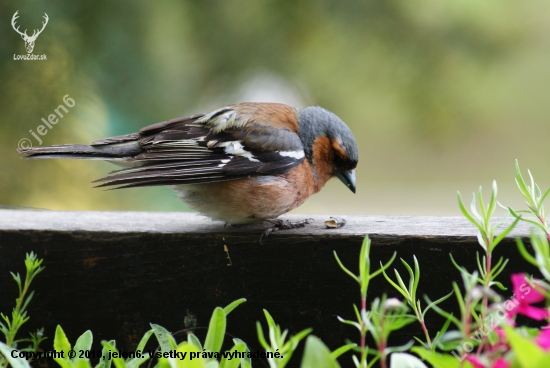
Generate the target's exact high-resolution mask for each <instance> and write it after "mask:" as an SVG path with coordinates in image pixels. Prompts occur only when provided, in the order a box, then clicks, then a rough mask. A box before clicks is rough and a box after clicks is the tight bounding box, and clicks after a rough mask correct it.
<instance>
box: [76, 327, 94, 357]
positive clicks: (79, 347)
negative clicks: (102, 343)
mask: <svg viewBox="0 0 550 368" xmlns="http://www.w3.org/2000/svg"><path fill="white" fill-rule="evenodd" d="M93 341H94V337H93V335H92V331H90V330H88V331H86V332H84V333H83V334H82V335H80V337H79V338H78V339H77V340H76V343H75V344H74V351H76V356H75V357H74V358H73V359H71V360H72V361H75V360H77V359H80V358H78V357H79V356H80V352H81V351H88V350H91V349H92V342H93Z"/></svg>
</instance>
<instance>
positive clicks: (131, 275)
mask: <svg viewBox="0 0 550 368" xmlns="http://www.w3.org/2000/svg"><path fill="white" fill-rule="evenodd" d="M339 216H340V217H343V218H345V219H346V220H347V223H346V225H345V226H344V227H342V228H338V229H327V228H326V227H325V224H324V223H325V220H328V219H329V217H330V216H318V215H314V216H310V215H289V216H284V218H285V219H290V220H294V221H296V220H302V219H305V218H307V217H312V218H313V219H314V222H313V223H312V224H310V225H307V226H306V227H304V228H300V229H293V230H284V231H277V232H274V233H272V234H271V235H270V236H268V237H264V238H263V240H262V244H260V235H261V233H262V231H263V229H264V228H265V227H266V226H265V225H252V226H243V227H224V224H223V223H220V222H212V221H210V220H208V219H206V218H204V217H201V216H198V215H194V214H189V213H155V212H72V211H71V212H69V211H42V210H0V252H1V253H0V254H1V255H2V256H1V257H0V290H2V291H3V294H2V296H3V297H2V298H1V300H0V311H2V312H3V313H5V314H8V313H10V312H11V308H12V307H13V301H14V299H15V297H16V292H17V289H16V285H15V283H14V282H13V280H12V279H11V276H10V275H9V271H14V272H20V273H21V274H24V268H23V260H24V256H25V252H30V251H34V252H35V253H37V254H38V255H39V257H41V258H44V265H45V266H46V269H45V271H44V272H43V273H41V274H40V275H39V276H38V277H37V278H36V279H35V283H34V284H33V287H32V289H34V290H35V291H36V294H35V297H34V299H33V301H32V302H31V304H30V307H29V315H30V316H31V320H30V321H29V322H28V324H27V325H28V326H29V327H32V328H36V327H40V326H45V327H46V335H47V336H49V337H50V339H49V340H48V342H47V344H46V347H48V346H50V347H51V343H52V340H53V335H54V331H55V326H56V324H60V325H62V327H63V328H64V330H65V331H66V332H67V334H68V336H69V338H70V340H71V341H72V342H74V341H75V340H76V338H77V337H78V336H79V335H80V334H81V333H82V332H84V331H85V330H87V329H91V330H92V332H93V333H94V348H98V349H99V348H100V345H99V341H101V340H110V339H115V340H116V341H117V346H118V347H119V349H121V350H122V351H130V350H132V349H134V348H135V346H136V345H137V342H138V341H139V339H140V338H141V336H142V335H143V333H144V332H145V331H146V330H148V329H149V328H150V327H149V323H150V322H152V323H157V324H160V325H162V326H164V327H166V328H167V329H168V330H170V331H178V330H183V329H185V326H184V318H186V317H187V318H191V319H192V320H195V321H196V325H197V326H198V328H197V329H196V330H195V331H196V333H197V334H198V335H199V336H201V335H202V336H203V338H204V333H205V329H204V327H206V326H207V325H208V321H209V318H210V315H211V313H212V311H213V309H214V308H215V307H216V306H225V305H227V304H229V303H230V302H232V301H233V300H236V299H239V298H246V299H247V300H248V301H247V303H245V304H243V305H241V306H239V307H238V308H237V309H236V310H235V311H233V312H232V313H231V315H230V316H229V320H228V327H227V332H228V333H229V334H230V335H231V336H233V337H239V338H241V339H243V340H244V341H246V342H247V343H248V344H249V345H250V347H251V349H259V348H260V346H259V344H258V342H257V337H256V329H255V323H256V321H258V320H259V321H262V323H263V325H264V326H265V323H264V320H265V319H264V317H263V312H262V309H267V310H268V311H269V312H270V313H271V315H272V316H273V317H274V319H275V321H276V322H277V323H279V324H280V325H281V326H282V327H283V328H285V329H289V330H290V332H291V333H296V332H298V331H300V330H301V329H303V328H307V327H313V329H314V331H313V333H314V334H315V335H317V336H319V337H320V338H321V339H323V341H324V342H325V343H326V344H327V346H329V348H330V349H332V350H334V349H336V348H338V347H339V346H341V345H343V344H344V343H345V342H346V340H352V341H357V340H358V334H357V331H356V330H354V329H353V328H351V327H349V326H346V325H343V324H341V323H340V322H338V320H337V318H336V316H342V317H343V318H348V319H353V316H354V314H353V308H352V305H353V304H358V302H359V288H358V285H356V284H355V283H354V281H353V280H352V279H351V278H349V277H348V276H347V275H345V274H344V272H342V271H341V270H340V268H339V267H338V265H337V263H336V261H335V260H334V255H333V251H336V252H337V253H338V256H339V257H340V259H341V260H342V262H343V263H344V264H345V265H346V266H347V267H348V268H349V269H351V270H352V271H354V272H357V268H358V255H359V249H360V246H361V242H362V240H363V237H364V236H365V235H366V234H369V236H370V238H371V239H372V250H371V260H372V267H373V268H377V267H378V265H379V264H380V262H385V261H387V260H389V259H390V258H391V256H392V254H393V253H394V252H397V256H398V258H403V259H404V260H406V261H407V262H409V264H412V257H413V254H414V255H416V257H417V258H418V261H419V263H420V267H421V274H422V276H421V280H420V291H419V293H420V295H423V294H427V295H428V296H429V297H430V298H431V299H432V300H435V299H437V298H439V297H441V296H443V295H445V294H447V293H449V292H450V291H451V287H452V286H451V284H452V282H453V281H457V282H459V283H460V275H459V272H458V271H457V270H456V269H455V268H454V267H453V266H452V263H451V262H450V258H449V254H452V255H453V257H454V259H455V260H456V261H457V262H458V263H459V264H461V265H464V266H465V267H467V268H468V269H469V270H470V271H472V270H474V269H475V268H476V252H480V253H481V251H482V249H481V247H480V246H479V245H478V244H477V240H476V229H475V227H474V226H473V225H472V224H470V223H469V222H468V221H467V220H466V219H464V218H461V217H416V216H415V217H412V216H345V215H339ZM528 234H529V228H528V226H526V225H525V224H524V223H521V224H519V226H518V227H517V228H516V229H515V230H514V232H512V234H510V236H509V237H507V238H506V239H505V240H504V241H503V242H502V244H501V245H499V246H498V248H497V252H496V259H498V257H500V256H503V257H505V258H509V259H510V263H509V264H508V266H507V268H506V271H505V272H504V273H503V274H502V275H501V276H500V277H499V280H500V281H502V282H503V283H504V284H506V285H509V275H510V274H511V273H512V272H524V271H525V272H529V273H536V270H534V269H533V268H532V267H530V266H528V265H527V264H526V262H524V261H523V259H522V258H521V256H520V255H519V253H518V251H517V249H516V246H515V244H514V239H513V238H514V237H517V236H519V237H523V238H526V237H527V236H528ZM225 249H227V252H226V251H225ZM394 267H395V268H396V269H398V270H399V272H400V273H401V275H402V276H403V278H404V279H405V280H407V279H408V275H407V273H406V270H405V269H404V267H403V266H402V264H401V262H399V261H396V262H394V265H393V266H392V267H391V269H392V268H394ZM389 274H390V275H392V277H393V271H391V272H390V273H389ZM382 293H387V294H389V295H390V296H399V295H398V294H397V292H396V291H395V290H394V289H392V287H391V286H390V285H389V284H388V283H387V281H386V280H385V279H384V278H383V277H382V276H380V277H378V278H377V279H375V280H374V281H373V282H372V284H371V287H370V290H369V300H373V299H374V298H375V297H378V296H381V295H382ZM506 293H508V294H510V292H504V294H505V296H506ZM444 308H446V309H448V310H451V311H453V310H454V311H455V312H456V301H454V299H452V300H450V301H448V302H446V303H445V305H444ZM441 321H442V319H441V318H440V317H439V316H438V315H437V314H435V313H433V312H432V313H429V314H428V327H429V328H431V329H432V331H433V334H435V332H436V331H437V329H438V328H439V327H440V325H441V323H442V322H441ZM420 331H421V330H420V327H419V326H417V325H411V326H410V327H408V328H407V329H405V330H404V331H401V332H399V333H396V334H395V335H394V338H393V339H392V340H391V343H395V344H398V343H403V342H406V341H408V340H409V339H411V338H412V336H413V335H416V336H420ZM179 337H180V339H183V338H184V336H183V335H179ZM226 340H228V341H231V339H230V338H229V337H228V338H227V339H226ZM48 344H49V345H48ZM299 361H300V358H299V357H296V358H295V359H293V364H292V365H291V366H297V365H298V364H299Z"/></svg>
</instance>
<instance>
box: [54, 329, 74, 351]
mask: <svg viewBox="0 0 550 368" xmlns="http://www.w3.org/2000/svg"><path fill="white" fill-rule="evenodd" d="M53 349H54V350H55V351H63V352H64V356H65V357H68V356H69V350H71V343H70V342H69V339H67V335H65V332H63V329H62V328H61V326H60V325H57V328H56V329H55V337H54V339H53Z"/></svg>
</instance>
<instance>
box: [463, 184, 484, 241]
mask: <svg viewBox="0 0 550 368" xmlns="http://www.w3.org/2000/svg"><path fill="white" fill-rule="evenodd" d="M457 194H458V207H460V211H461V212H462V214H463V215H464V217H466V218H467V219H468V220H469V221H470V222H471V223H472V224H474V225H475V226H476V227H477V228H478V229H479V231H481V232H483V228H482V227H481V226H480V225H479V223H478V221H477V220H476V219H474V218H473V217H472V215H470V213H469V212H468V210H467V209H466V207H464V203H463V202H462V196H461V195H460V192H457ZM472 203H473V206H474V208H475V195H473V196H472ZM478 216H479V215H478Z"/></svg>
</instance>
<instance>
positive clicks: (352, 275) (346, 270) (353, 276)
mask: <svg viewBox="0 0 550 368" xmlns="http://www.w3.org/2000/svg"><path fill="white" fill-rule="evenodd" d="M333 253H334V258H336V262H337V263H338V265H339V266H340V268H341V269H342V270H343V271H344V272H345V273H347V274H348V275H349V276H350V277H351V278H352V279H354V280H355V281H357V282H359V278H358V277H357V276H355V275H354V274H353V273H352V272H351V271H350V270H348V269H347V268H346V266H344V265H343V264H342V262H341V261H340V258H338V254H336V251H333Z"/></svg>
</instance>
